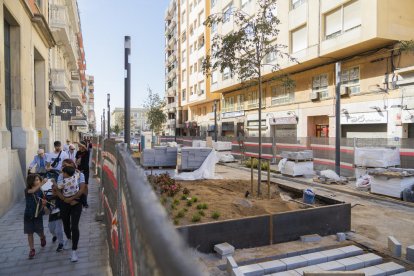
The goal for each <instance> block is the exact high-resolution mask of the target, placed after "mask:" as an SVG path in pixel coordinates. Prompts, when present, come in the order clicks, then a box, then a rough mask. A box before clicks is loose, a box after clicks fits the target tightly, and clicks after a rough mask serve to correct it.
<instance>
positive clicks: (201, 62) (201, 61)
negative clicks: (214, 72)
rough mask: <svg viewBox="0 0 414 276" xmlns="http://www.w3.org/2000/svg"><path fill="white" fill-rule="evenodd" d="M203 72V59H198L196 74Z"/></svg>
mask: <svg viewBox="0 0 414 276" xmlns="http://www.w3.org/2000/svg"><path fill="white" fill-rule="evenodd" d="M202 71H203V59H202V58H200V59H199V60H198V72H202Z"/></svg>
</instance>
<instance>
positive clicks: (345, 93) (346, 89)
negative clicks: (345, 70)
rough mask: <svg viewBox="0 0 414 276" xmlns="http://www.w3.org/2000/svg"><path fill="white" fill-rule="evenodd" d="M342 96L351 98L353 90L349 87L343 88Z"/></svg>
mask: <svg viewBox="0 0 414 276" xmlns="http://www.w3.org/2000/svg"><path fill="white" fill-rule="evenodd" d="M339 93H340V94H341V96H349V95H350V94H351V88H349V87H348V86H341V90H340V91H339Z"/></svg>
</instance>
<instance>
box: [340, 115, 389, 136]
mask: <svg viewBox="0 0 414 276" xmlns="http://www.w3.org/2000/svg"><path fill="white" fill-rule="evenodd" d="M387 123H388V113H387V111H374V112H360V113H344V114H341V133H342V137H344V138H387Z"/></svg>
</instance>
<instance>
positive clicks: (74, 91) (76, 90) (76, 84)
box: [70, 80, 82, 105]
mask: <svg viewBox="0 0 414 276" xmlns="http://www.w3.org/2000/svg"><path fill="white" fill-rule="evenodd" d="M70 99H71V100H72V102H73V103H74V104H75V105H82V87H81V83H80V81H78V80H73V81H71V91H70Z"/></svg>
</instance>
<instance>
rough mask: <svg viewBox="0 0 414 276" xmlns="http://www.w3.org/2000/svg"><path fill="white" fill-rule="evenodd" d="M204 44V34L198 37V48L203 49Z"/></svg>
mask: <svg viewBox="0 0 414 276" xmlns="http://www.w3.org/2000/svg"><path fill="white" fill-rule="evenodd" d="M203 46H204V35H201V36H200V37H199V38H198V49H201V48H202V47H203Z"/></svg>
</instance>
